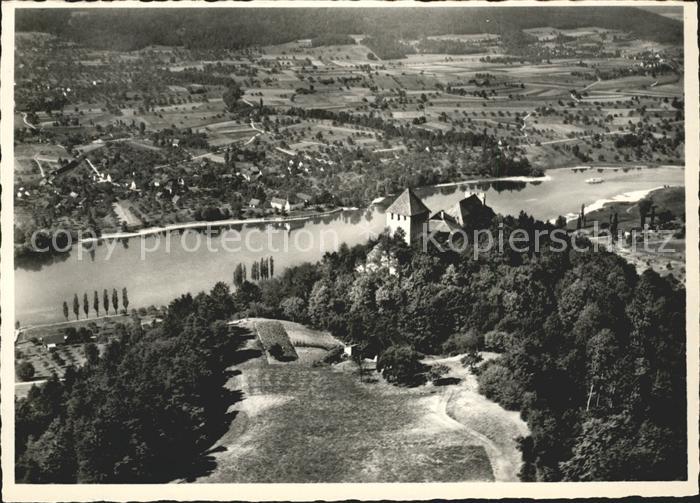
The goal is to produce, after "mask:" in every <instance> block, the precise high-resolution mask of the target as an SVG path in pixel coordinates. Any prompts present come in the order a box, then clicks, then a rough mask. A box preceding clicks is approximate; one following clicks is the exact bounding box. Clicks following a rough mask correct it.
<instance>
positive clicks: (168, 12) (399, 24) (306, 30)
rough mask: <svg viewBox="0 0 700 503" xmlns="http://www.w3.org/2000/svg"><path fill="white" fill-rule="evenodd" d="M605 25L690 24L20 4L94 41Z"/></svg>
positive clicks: (459, 12)
mask: <svg viewBox="0 0 700 503" xmlns="http://www.w3.org/2000/svg"><path fill="white" fill-rule="evenodd" d="M545 26H548V27H552V28H560V29H571V28H580V27H591V26H594V27H599V28H608V29H617V30H623V31H627V32H631V33H632V34H634V35H635V36H636V37H637V38H641V39H646V40H653V41H656V42H663V43H682V40H683V24H682V23H681V22H680V21H678V20H676V19H672V18H671V17H668V16H665V15H659V14H657V13H656V12H651V11H649V10H645V9H641V8H636V7H608V6H601V7H578V6H572V7H505V6H502V7H447V8H445V7H415V8H280V9H261V8H236V9H225V8H216V7H214V8H206V9H181V8H176V9H71V10H66V9H18V10H17V11H16V28H17V30H18V31H41V32H48V33H52V34H55V35H58V36H60V37H62V38H65V39H68V40H72V41H75V42H79V43H81V44H84V45H86V46H89V47H94V48H105V49H107V48H111V49H119V50H134V49H140V48H143V47H145V46H148V45H184V46H186V47H189V48H197V49H206V48H217V47H225V48H244V47H249V46H253V45H268V44H279V43H284V42H289V41H292V40H297V39H300V38H314V37H317V36H320V35H327V34H350V33H353V34H354V33H367V34H370V35H382V36H394V37H397V38H418V37H420V36H423V35H441V34H447V33H455V34H474V33H495V34H501V33H503V32H506V31H509V30H522V29H527V28H537V27H545Z"/></svg>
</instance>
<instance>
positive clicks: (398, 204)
mask: <svg viewBox="0 0 700 503" xmlns="http://www.w3.org/2000/svg"><path fill="white" fill-rule="evenodd" d="M385 214H386V226H387V227H388V228H389V233H390V234H391V235H392V236H393V235H394V234H396V231H398V230H399V229H401V230H402V231H403V233H404V238H405V240H406V242H407V243H408V244H410V243H411V242H412V241H415V240H416V239H419V238H420V237H421V236H422V235H423V231H424V229H423V227H424V226H425V224H427V222H428V217H429V216H430V210H429V209H428V207H427V206H426V205H425V204H423V201H421V200H420V198H419V197H418V196H417V195H416V194H415V193H414V192H413V191H412V190H411V189H406V190H404V191H403V192H402V193H401V195H399V197H397V198H396V199H395V200H394V202H393V203H391V206H389V207H388V208H387V209H386V213H385Z"/></svg>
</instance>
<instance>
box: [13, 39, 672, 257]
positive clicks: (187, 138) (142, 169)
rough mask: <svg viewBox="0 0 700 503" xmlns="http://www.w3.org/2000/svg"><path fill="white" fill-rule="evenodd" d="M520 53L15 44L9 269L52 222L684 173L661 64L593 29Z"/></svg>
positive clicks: (214, 213) (664, 56) (290, 208)
mask: <svg viewBox="0 0 700 503" xmlns="http://www.w3.org/2000/svg"><path fill="white" fill-rule="evenodd" d="M523 37H524V39H523V40H526V41H527V44H526V46H527V47H528V48H529V50H534V48H540V49H541V50H546V51H549V52H548V53H547V54H544V55H542V54H540V55H539V56H533V55H532V54H529V53H527V54H514V55H512V56H504V55H503V53H504V52H505V54H508V53H509V51H510V52H511V53H513V51H515V49H514V48H513V45H512V41H511V40H505V39H504V40H500V39H499V38H498V37H494V36H486V35H482V36H470V37H466V38H465V37H461V36H456V35H455V36H454V37H450V36H447V35H445V36H440V37H436V38H431V39H426V40H423V41H415V44H414V45H415V47H416V48H417V49H413V48H412V47H413V45H411V43H410V41H405V44H404V46H402V47H403V48H404V52H406V51H408V53H406V54H403V56H402V58H401V59H388V60H385V59H384V58H382V57H379V56H377V53H374V52H372V50H371V49H370V47H375V49H376V51H377V52H378V53H379V54H382V51H383V50H384V46H382V45H374V44H375V42H373V41H372V40H371V39H370V38H367V37H364V36H362V35H358V36H354V37H350V38H348V39H347V40H342V42H343V43H344V44H346V45H318V44H326V43H338V42H340V40H336V39H329V40H320V39H319V41H315V40H312V41H309V40H298V41H296V42H291V43H287V44H282V45H278V46H264V47H255V48H252V49H247V50H245V51H230V50H211V51H209V53H207V55H206V57H202V59H201V60H199V61H197V60H195V59H194V57H195V54H194V53H193V52H189V51H187V50H185V49H183V48H174V47H147V48H144V49H141V50H138V51H134V52H131V53H121V52H117V51H95V50H89V49H84V48H75V47H74V46H73V45H66V44H63V43H54V41H53V40H52V39H51V38H50V36H46V35H44V34H32V33H27V34H21V35H20V37H19V39H18V45H17V51H18V52H17V54H18V57H17V67H16V72H17V82H18V85H17V107H18V108H17V117H16V119H17V120H16V121H15V124H16V126H15V132H16V138H15V143H16V149H17V150H16V157H15V165H16V170H17V182H18V183H17V191H16V194H15V206H16V208H17V217H16V222H17V225H16V227H17V230H16V235H15V243H16V245H17V253H19V254H22V253H25V252H26V251H28V238H29V236H31V235H32V233H33V232H34V230H36V229H39V228H44V229H49V231H50V230H51V229H55V228H57V227H59V226H60V225H63V224H67V223H70V226H69V227H70V228H71V229H73V230H74V231H76V232H77V231H79V230H84V231H88V230H89V231H91V232H93V233H95V234H96V235H100V234H102V233H105V234H109V233H115V232H120V231H121V232H124V231H130V230H136V229H141V228H145V227H149V226H164V225H171V226H172V225H177V224H178V223H187V222H193V221H225V220H233V221H238V220H244V219H251V218H254V219H260V218H265V217H272V218H274V217H278V216H284V215H290V214H291V215H294V216H303V215H314V214H319V213H324V212H328V211H331V210H334V209H339V208H347V207H365V206H367V205H368V204H369V203H370V202H371V201H373V200H375V199H377V198H380V197H386V196H391V195H396V194H398V193H399V192H400V191H401V190H402V188H403V187H405V186H420V185H429V184H434V183H440V182H445V181H458V180H460V179H466V178H473V177H480V176H481V177H488V176H509V175H511V176H512V175H534V176H537V175H538V174H541V172H542V170H543V169H549V168H552V167H557V166H566V165H569V166H571V165H577V164H587V165H593V166H595V165H603V166H605V165H610V164H615V165H620V166H623V167H624V166H625V165H631V166H634V165H636V164H639V163H646V164H652V165H653V164H676V163H682V160H683V137H682V122H683V106H682V100H681V99H680V98H681V97H682V93H681V91H680V87H679V82H680V75H681V74H680V73H679V72H681V71H682V68H680V66H679V63H678V62H679V61H682V53H681V52H680V51H679V49H678V48H677V47H674V46H672V45H663V44H656V45H649V44H647V43H645V44H642V45H638V44H633V43H632V40H633V39H632V38H631V36H630V35H629V34H625V33H622V32H616V31H611V30H604V29H594V30H569V31H565V30H555V29H552V30H540V29H531V30H526V31H525V32H523ZM363 41H365V42H366V43H367V44H369V46H366V45H362V42H363ZM445 44H452V45H449V46H446V45H445ZM613 48H614V50H613ZM448 49H449V50H451V51H456V52H457V53H452V54H449V55H447V56H445V55H440V54H433V53H432V52H431V51H440V50H448ZM411 51H413V52H411ZM418 51H423V52H418ZM557 51H559V52H557ZM562 51H563V52H562ZM611 52H614V54H611ZM201 56H204V55H201ZM370 56H371V57H370ZM545 56H546V57H545ZM504 57H506V58H507V57H512V58H513V61H515V60H518V61H519V63H520V64H518V65H514V64H513V61H503V58H504ZM465 67H468V68H469V71H465V70H464V68H465ZM71 68H73V69H74V71H69V69H71ZM110 68H120V69H128V70H129V71H130V72H137V73H139V75H140V78H139V79H136V80H134V79H132V80H125V79H124V77H123V75H124V74H123V73H120V72H115V71H113V70H110ZM120 71H121V70H120ZM545 73H546V74H547V75H548V79H547V82H545V80H544V79H543V78H542V76H543V75H544V74H545ZM39 81H44V82H47V85H46V88H40V87H37V86H36V83H37V82H39ZM108 83H109V84H108ZM339 104H342V105H339Z"/></svg>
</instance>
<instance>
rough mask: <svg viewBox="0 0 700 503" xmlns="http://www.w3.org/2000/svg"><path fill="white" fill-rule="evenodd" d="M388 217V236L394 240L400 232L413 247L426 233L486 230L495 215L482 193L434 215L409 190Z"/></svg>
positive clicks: (398, 199)
mask: <svg viewBox="0 0 700 503" xmlns="http://www.w3.org/2000/svg"><path fill="white" fill-rule="evenodd" d="M385 216H386V227H388V229H389V233H390V234H391V235H392V236H393V235H394V234H395V233H396V231H397V230H398V229H401V230H403V233H404V236H405V239H406V242H407V243H408V244H411V242H413V241H416V240H418V239H420V238H421V237H422V236H423V234H424V233H425V232H426V231H427V232H429V233H431V234H432V233H437V234H452V233H453V232H457V231H460V230H464V229H474V228H481V227H484V226H487V225H489V223H490V222H491V219H492V218H493V217H494V216H495V213H494V211H493V210H492V209H491V208H490V207H488V206H487V205H486V196H485V194H484V193H483V192H471V191H467V192H465V197H464V198H463V199H462V200H460V201H459V202H457V203H455V204H454V205H453V206H451V207H450V208H448V209H444V210H439V211H438V212H436V213H434V214H432V215H431V214H430V209H428V207H427V206H426V205H425V204H423V201H421V199H420V198H419V197H418V196H417V195H416V194H415V193H414V192H413V191H412V190H411V189H406V190H404V191H403V192H402V193H401V194H400V195H399V197H397V198H396V200H395V201H394V202H393V203H392V204H391V205H390V206H389V207H388V208H387V209H386V212H385Z"/></svg>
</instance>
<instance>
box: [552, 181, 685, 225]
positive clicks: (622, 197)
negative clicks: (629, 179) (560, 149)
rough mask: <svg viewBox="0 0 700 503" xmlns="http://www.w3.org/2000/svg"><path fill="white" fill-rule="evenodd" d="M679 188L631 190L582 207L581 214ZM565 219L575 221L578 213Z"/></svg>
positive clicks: (675, 186) (566, 216) (633, 201)
mask: <svg viewBox="0 0 700 503" xmlns="http://www.w3.org/2000/svg"><path fill="white" fill-rule="evenodd" d="M677 187H680V186H679V185H661V186H659V187H653V188H651V189H644V190H633V191H630V192H625V193H623V194H618V195H616V196H614V197H611V198H606V199H598V200H597V201H595V202H593V203H591V204H589V205H587V206H584V208H583V213H584V215H590V214H592V213H595V212H597V211H601V210H604V209H606V208H609V207H610V206H612V205H615V204H619V203H624V204H629V205H631V204H636V203H638V202H639V201H641V200H642V199H644V198H645V197H648V196H650V195H651V194H653V193H655V192H658V191H660V190H664V189H669V188H677ZM564 216H565V218H566V221H567V222H572V221H574V220H576V219H577V218H578V216H579V213H573V212H572V213H567V214H566V215H564ZM555 220H556V219H552V220H551V222H554V221H555Z"/></svg>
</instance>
